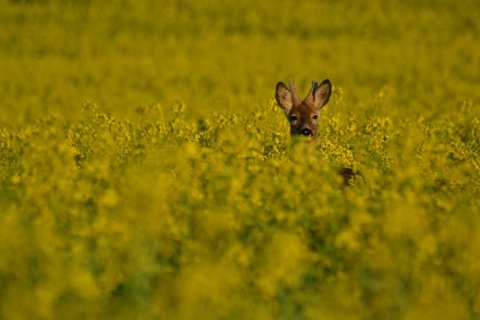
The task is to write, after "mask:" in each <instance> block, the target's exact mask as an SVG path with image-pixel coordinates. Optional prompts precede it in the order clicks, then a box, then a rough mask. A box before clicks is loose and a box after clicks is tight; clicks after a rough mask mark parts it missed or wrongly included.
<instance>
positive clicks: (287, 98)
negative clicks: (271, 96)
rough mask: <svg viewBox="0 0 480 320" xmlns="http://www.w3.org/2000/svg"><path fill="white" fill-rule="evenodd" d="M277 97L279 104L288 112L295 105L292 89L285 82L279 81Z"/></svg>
mask: <svg viewBox="0 0 480 320" xmlns="http://www.w3.org/2000/svg"><path fill="white" fill-rule="evenodd" d="M275 99H277V103H278V105H279V106H280V107H281V108H282V109H283V111H285V113H288V112H289V111H290V109H292V107H293V96H292V93H291V92H290V90H288V88H287V86H286V85H285V84H284V83H283V82H279V83H277V89H276V92H275Z"/></svg>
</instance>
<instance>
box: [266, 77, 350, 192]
mask: <svg viewBox="0 0 480 320" xmlns="http://www.w3.org/2000/svg"><path fill="white" fill-rule="evenodd" d="M289 86H290V89H289V88H287V86H286V85H285V84H284V83H283V82H279V83H277V87H276V92H275V99H276V100H277V103H278V105H279V106H280V107H281V108H282V109H283V111H284V112H285V115H286V116H287V119H288V121H289V122H290V134H291V135H301V136H306V137H311V139H312V140H316V138H317V133H318V119H319V116H320V109H322V108H323V107H324V106H325V105H326V104H327V103H328V100H329V99H330V95H331V94H332V84H331V83H330V80H328V79H325V80H323V81H322V83H320V85H319V84H318V82H317V81H316V80H313V81H312V87H311V88H310V91H309V92H308V94H307V97H306V98H305V99H303V100H301V99H300V97H299V95H298V92H297V88H296V87H295V82H293V80H292V79H290V83H289ZM338 173H339V174H340V175H341V176H342V178H343V185H348V184H349V181H350V179H351V178H352V177H353V176H354V175H355V173H354V172H353V170H352V169H350V168H342V169H341V170H339V172H338Z"/></svg>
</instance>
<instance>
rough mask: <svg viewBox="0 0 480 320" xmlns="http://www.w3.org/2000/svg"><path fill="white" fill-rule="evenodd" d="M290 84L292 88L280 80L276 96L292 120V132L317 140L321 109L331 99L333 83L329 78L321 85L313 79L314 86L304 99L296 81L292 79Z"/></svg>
mask: <svg viewBox="0 0 480 320" xmlns="http://www.w3.org/2000/svg"><path fill="white" fill-rule="evenodd" d="M289 85H290V89H289V88H287V86H286V85H285V84H284V83H283V82H279V83H278V84H277V88H276V93H275V98H276V99H277V103H278V105H279V106H280V107H281V108H282V109H283V111H284V112H285V115H286V116H287V119H288V121H289V122H290V134H292V135H302V136H307V137H311V138H312V139H313V140H315V139H316V137H317V131H318V118H319V116H320V109H322V108H323V107H324V106H325V105H326V104H327V102H328V99H330V94H331V93H332V84H331V83H330V81H329V80H328V79H326V80H323V81H322V83H320V85H319V84H318V82H317V81H315V80H314V81H312V88H311V89H310V91H309V92H308V94H307V97H306V98H305V99H304V100H303V101H302V100H301V99H300V97H299V96H298V92H297V89H296V87H295V82H293V80H291V79H290V84H289Z"/></svg>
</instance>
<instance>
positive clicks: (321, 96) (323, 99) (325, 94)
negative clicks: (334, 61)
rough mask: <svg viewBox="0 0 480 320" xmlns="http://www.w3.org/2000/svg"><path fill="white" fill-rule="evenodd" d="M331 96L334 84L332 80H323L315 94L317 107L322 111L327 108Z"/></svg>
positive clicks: (314, 99)
mask: <svg viewBox="0 0 480 320" xmlns="http://www.w3.org/2000/svg"><path fill="white" fill-rule="evenodd" d="M331 94H332V84H331V83H330V80H328V79H326V80H323V81H322V83H320V85H319V86H318V88H316V90H315V91H314V93H313V97H314V98H313V101H314V103H315V107H317V108H318V109H321V108H322V107H323V106H325V105H326V104H327V102H328V100H329V99H330V95H331Z"/></svg>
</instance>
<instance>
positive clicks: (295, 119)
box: [290, 114, 298, 122]
mask: <svg viewBox="0 0 480 320" xmlns="http://www.w3.org/2000/svg"><path fill="white" fill-rule="evenodd" d="M297 120H298V117H297V116H296V115H295V114H292V115H291V116H290V121H292V122H296V121H297Z"/></svg>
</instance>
